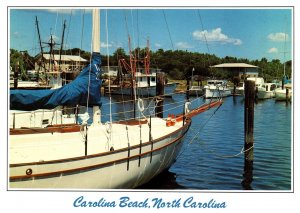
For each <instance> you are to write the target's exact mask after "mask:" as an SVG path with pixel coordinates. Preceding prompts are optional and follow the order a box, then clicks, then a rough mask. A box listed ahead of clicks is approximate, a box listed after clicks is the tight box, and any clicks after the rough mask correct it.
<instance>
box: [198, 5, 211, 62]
mask: <svg viewBox="0 0 300 213" xmlns="http://www.w3.org/2000/svg"><path fill="white" fill-rule="evenodd" d="M197 15H198V18H199V21H200V24H201V29H202V31H203V32H204V27H203V22H202V18H201V15H200V12H199V10H197ZM203 36H204V40H205V44H206V48H207V52H208V54H210V49H209V46H208V42H207V38H206V34H205V33H203ZM207 60H208V65H209V67H210V66H211V63H210V60H209V55H207Z"/></svg>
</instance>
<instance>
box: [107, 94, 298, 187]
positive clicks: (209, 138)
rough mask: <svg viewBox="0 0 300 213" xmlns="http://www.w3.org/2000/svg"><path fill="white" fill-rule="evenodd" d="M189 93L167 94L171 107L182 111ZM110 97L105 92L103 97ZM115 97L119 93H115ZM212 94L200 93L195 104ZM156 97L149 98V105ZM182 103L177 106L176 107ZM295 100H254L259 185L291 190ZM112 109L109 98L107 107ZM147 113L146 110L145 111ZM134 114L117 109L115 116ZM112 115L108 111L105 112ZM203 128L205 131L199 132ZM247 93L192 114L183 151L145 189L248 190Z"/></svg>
mask: <svg viewBox="0 0 300 213" xmlns="http://www.w3.org/2000/svg"><path fill="white" fill-rule="evenodd" d="M184 98H185V96H184V95H173V97H172V98H167V99H165V104H166V105H167V107H165V109H168V110H169V111H168V112H165V115H167V114H169V113H181V112H182V107H181V104H182V103H183V101H184ZM107 101H108V98H107V97H103V103H105V102H107ZM112 101H113V102H117V101H120V97H117V98H116V97H113V98H112ZM205 101H206V102H207V101H209V100H203V99H197V101H194V102H193V106H196V105H197V104H202V103H204V102H205ZM149 104H150V106H152V104H153V102H150V103H149V102H146V103H145V107H147V106H148V105H149ZM176 106H177V107H176ZM291 109H292V106H291V105H290V104H286V103H285V102H275V100H274V99H268V100H264V101H259V102H258V103H256V104H255V115H254V116H255V123H254V163H253V181H252V184H251V187H252V189H254V190H291V187H292V176H291V160H292V158H291V155H292V144H293V140H292V135H291V134H292V126H291V123H292V115H291V112H292V110H291ZM124 110H125V111H130V110H132V105H131V104H130V103H125V104H113V105H112V111H113V112H121V111H124ZM107 112H109V107H108V105H107V104H104V105H103V113H104V114H106V113H107ZM145 114H147V110H146V112H145ZM130 116H132V112H128V113H126V114H125V115H124V114H114V115H113V119H123V118H128V117H130ZM102 119H103V120H108V119H109V117H108V116H103V118H102ZM199 130H200V133H199ZM243 145H244V99H243V98H242V97H227V98H224V104H223V105H222V106H221V107H220V108H219V109H218V110H217V111H216V108H213V109H211V110H209V111H206V112H204V113H202V114H200V115H198V116H197V117H195V118H193V122H192V126H191V129H190V131H189V132H188V134H187V137H186V138H185V141H184V146H183V148H182V153H181V154H180V156H179V158H178V159H177V161H176V163H175V164H174V165H173V166H172V167H171V168H170V169H169V172H166V173H164V174H162V175H160V176H159V177H157V178H156V179H155V180H154V181H152V182H150V183H148V184H146V185H144V186H142V187H141V188H142V189H180V190H182V189H188V190H243V186H242V184H241V182H242V180H243V173H244V154H243V153H241V151H242V148H243Z"/></svg>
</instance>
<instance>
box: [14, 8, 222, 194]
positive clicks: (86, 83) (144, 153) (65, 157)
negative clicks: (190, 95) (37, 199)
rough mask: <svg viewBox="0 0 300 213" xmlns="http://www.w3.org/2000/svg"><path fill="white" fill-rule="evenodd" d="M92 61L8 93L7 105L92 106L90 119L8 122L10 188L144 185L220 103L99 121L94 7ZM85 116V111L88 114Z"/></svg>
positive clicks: (166, 165)
mask: <svg viewBox="0 0 300 213" xmlns="http://www.w3.org/2000/svg"><path fill="white" fill-rule="evenodd" d="M92 17H93V33H92V38H93V46H92V50H93V53H92V56H91V64H90V65H88V66H86V67H85V68H84V69H83V70H82V72H81V73H80V75H79V76H78V77H77V78H76V79H75V80H74V81H72V82H71V83H69V84H67V85H65V86H63V87H61V88H58V89H53V90H40V91H34V93H33V92H31V93H29V92H28V91H14V90H12V91H10V92H11V94H10V108H11V109H24V110H30V109H33V110H36V109H38V108H44V109H51V108H54V107H57V106H58V105H63V106H72V105H73V106H74V105H77V104H79V105H83V106H87V108H88V107H90V108H92V110H93V115H92V123H89V122H87V119H86V120H84V121H83V122H82V123H81V124H72V125H71V124H67V125H65V124H62V125H50V126H47V127H45V128H13V129H10V136H9V187H10V189H24V188H30V189H116V188H119V189H128V188H136V187H138V186H140V185H142V184H144V183H147V182H148V181H150V180H151V179H152V178H154V177H155V176H157V175H158V174H160V173H161V172H163V171H165V170H167V169H168V168H170V166H171V165H172V164H173V163H174V162H175V160H176V158H177V156H178V154H179V153H180V149H181V147H182V145H183V140H184V137H185V136H186V134H187V132H188V130H189V128H190V125H191V119H192V117H193V116H196V115H198V114H199V113H201V112H203V111H206V110H209V109H211V108H212V107H216V106H220V105H221V104H222V100H217V101H210V102H209V103H207V104H204V105H202V106H199V107H197V108H195V109H194V110H190V109H189V107H188V106H189V104H188V103H185V104H184V106H183V107H184V113H183V114H179V115H175V116H173V115H170V116H168V117H167V118H162V117H158V116H155V115H150V116H144V114H143V112H144V104H143V100H142V99H138V106H139V107H138V109H139V112H140V114H141V115H142V116H141V117H139V118H133V119H127V120H122V121H121V120H120V121H112V120H111V119H110V121H109V122H106V123H104V124H103V123H101V119H100V117H101V114H100V113H101V110H100V109H101V105H102V102H101V95H100V87H101V83H102V81H101V79H99V76H101V68H100V67H101V59H100V36H99V35H100V29H99V28H100V23H99V11H98V10H93V15H92ZM87 114H88V113H87Z"/></svg>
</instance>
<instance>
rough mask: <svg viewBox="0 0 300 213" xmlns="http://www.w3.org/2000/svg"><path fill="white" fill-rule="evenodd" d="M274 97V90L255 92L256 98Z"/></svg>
mask: <svg viewBox="0 0 300 213" xmlns="http://www.w3.org/2000/svg"><path fill="white" fill-rule="evenodd" d="M274 97H275V93H274V91H258V92H257V98H258V99H269V98H274Z"/></svg>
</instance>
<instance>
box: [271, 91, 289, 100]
mask: <svg viewBox="0 0 300 213" xmlns="http://www.w3.org/2000/svg"><path fill="white" fill-rule="evenodd" d="M291 97H292V92H291V90H289V92H288V95H287V96H286V89H276V90H275V100H276V101H286V100H291Z"/></svg>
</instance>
